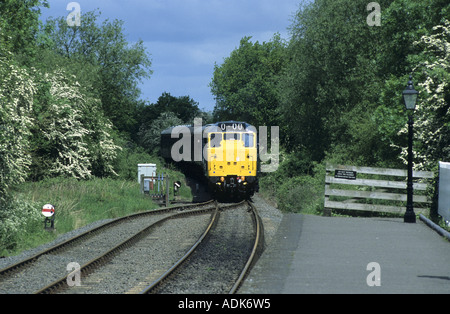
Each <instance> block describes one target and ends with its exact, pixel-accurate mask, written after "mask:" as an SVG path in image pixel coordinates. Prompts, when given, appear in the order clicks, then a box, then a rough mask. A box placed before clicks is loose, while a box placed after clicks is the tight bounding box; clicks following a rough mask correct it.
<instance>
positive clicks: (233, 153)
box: [205, 129, 258, 198]
mask: <svg viewBox="0 0 450 314" xmlns="http://www.w3.org/2000/svg"><path fill="white" fill-rule="evenodd" d="M205 153H206V156H205V159H206V163H207V167H206V170H207V176H208V179H209V183H210V187H211V188H212V190H213V192H214V193H215V194H216V195H220V196H225V197H234V196H241V197H245V198H248V197H250V196H252V195H253V193H254V192H255V190H257V161H258V158H257V145H256V132H252V131H248V130H247V129H242V130H241V131H240V130H234V129H233V130H226V131H223V132H211V133H209V134H208V135H207V146H206V151H205Z"/></svg>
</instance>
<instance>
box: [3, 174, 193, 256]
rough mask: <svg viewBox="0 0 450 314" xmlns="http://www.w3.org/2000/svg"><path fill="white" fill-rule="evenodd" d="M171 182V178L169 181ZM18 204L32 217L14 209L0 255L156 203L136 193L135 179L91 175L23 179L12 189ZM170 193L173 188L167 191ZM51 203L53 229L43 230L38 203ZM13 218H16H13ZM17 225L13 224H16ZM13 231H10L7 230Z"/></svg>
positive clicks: (185, 196) (184, 196)
mask: <svg viewBox="0 0 450 314" xmlns="http://www.w3.org/2000/svg"><path fill="white" fill-rule="evenodd" d="M170 174H171V178H175V179H176V180H180V181H182V182H183V181H184V177H183V175H182V174H179V173H176V172H174V171H172V172H170ZM171 181H172V180H171ZM13 194H14V197H15V199H16V200H20V201H19V202H18V204H27V205H26V206H28V207H32V209H31V210H32V211H33V216H34V217H36V215H38V216H37V218H34V219H27V217H23V216H27V215H24V214H22V213H23V212H24V211H17V212H16V213H17V216H20V217H18V218H17V219H20V221H21V223H20V227H19V228H9V229H6V228H5V229H4V230H8V232H4V233H7V234H6V235H3V237H1V234H0V256H9V255H17V254H19V253H20V252H21V251H23V250H27V249H30V248H33V247H36V246H38V245H41V244H44V243H47V242H50V241H52V240H54V239H55V238H56V237H57V236H58V235H60V234H63V233H66V232H69V231H71V230H74V229H78V228H80V227H83V226H85V225H87V224H90V223H92V222H95V221H97V220H102V219H108V218H117V217H122V216H125V215H128V214H132V213H136V212H141V211H146V210H151V209H155V208H158V207H159V206H158V205H157V204H156V203H154V202H153V201H152V200H151V198H150V197H148V196H144V195H142V194H141V193H140V185H139V183H138V182H137V181H127V180H119V179H110V178H106V179H100V178H95V179H92V180H87V181H79V180H76V179H71V178H52V179H46V180H43V181H40V182H27V183H24V184H22V185H21V186H20V187H16V188H15V189H14V191H13ZM170 195H173V191H171V194H170ZM180 195H181V198H182V199H185V200H189V201H190V200H192V195H191V194H190V191H189V189H188V188H184V189H183V188H182V189H181V193H180ZM47 203H50V204H52V205H53V206H55V230H54V232H48V231H45V230H44V219H45V218H44V216H41V217H40V216H39V215H40V214H38V213H40V211H41V209H42V206H43V205H45V204H47ZM17 219H16V220H17ZM16 225H17V224H16ZM10 230H14V232H12V231H10ZM0 233H1V232H0Z"/></svg>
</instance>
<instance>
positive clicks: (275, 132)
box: [171, 118, 280, 172]
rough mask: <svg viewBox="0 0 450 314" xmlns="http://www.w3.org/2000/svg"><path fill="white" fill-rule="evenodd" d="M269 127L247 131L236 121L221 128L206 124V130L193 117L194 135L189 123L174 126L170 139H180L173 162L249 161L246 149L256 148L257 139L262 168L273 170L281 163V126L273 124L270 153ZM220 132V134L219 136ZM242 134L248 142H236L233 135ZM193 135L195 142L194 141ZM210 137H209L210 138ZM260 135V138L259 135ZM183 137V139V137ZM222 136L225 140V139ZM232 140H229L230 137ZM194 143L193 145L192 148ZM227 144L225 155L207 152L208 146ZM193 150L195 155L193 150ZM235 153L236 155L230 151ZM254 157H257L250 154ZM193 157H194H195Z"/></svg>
mask: <svg viewBox="0 0 450 314" xmlns="http://www.w3.org/2000/svg"><path fill="white" fill-rule="evenodd" d="M267 131H268V129H267V127H266V126H261V127H259V132H258V131H257V130H256V128H255V127H253V126H250V127H248V128H247V129H246V130H244V126H243V125H242V124H240V123H233V124H231V125H225V124H222V126H221V127H219V126H217V125H212V126H207V127H205V128H204V129H203V125H202V119H201V118H196V119H194V127H193V132H192V133H193V134H192V133H191V131H190V129H189V127H188V126H177V127H175V128H173V129H172V132H171V138H173V139H179V140H178V141H177V142H175V143H174V144H173V146H172V149H171V157H172V159H173V160H174V161H176V162H179V161H202V160H203V159H204V160H206V161H211V160H209V159H214V160H216V161H226V162H237V161H243V160H246V157H247V156H246V155H245V152H246V149H247V148H250V147H255V146H256V145H255V143H257V142H255V141H256V140H257V139H258V143H259V151H258V154H259V159H260V160H261V162H262V163H261V171H262V172H274V171H276V170H277V169H278V166H279V151H280V141H279V133H280V128H279V127H278V126H272V127H271V128H270V143H271V145H270V153H268V148H269V147H268V132H267ZM219 134H220V136H219ZM222 134H225V135H224V136H225V138H222ZM239 134H244V135H242V136H243V137H242V138H241V139H240V140H242V141H243V142H244V143H245V144H244V145H236V146H235V145H234V141H232V139H234V137H233V136H234V135H236V136H239ZM192 136H193V137H194V138H193V141H192ZM208 136H209V139H208ZM257 136H258V138H256V137H257ZM180 137H181V138H180ZM204 139H208V140H209V141H210V145H209V146H208V145H203V144H202V143H204V141H203V140H204ZM223 139H225V141H224V142H222V141H223ZM227 139H230V140H227ZM192 145H194V147H191V146H192ZM221 145H224V148H225V150H224V153H223V154H214V155H209V154H208V148H211V147H212V148H214V147H220V146H221ZM192 151H193V152H194V154H193V155H192V153H191V152H192ZM231 151H232V152H234V153H233V154H232V153H230V152H231ZM251 157H253V158H255V161H256V157H257V156H251ZM192 158H193V159H194V160H192Z"/></svg>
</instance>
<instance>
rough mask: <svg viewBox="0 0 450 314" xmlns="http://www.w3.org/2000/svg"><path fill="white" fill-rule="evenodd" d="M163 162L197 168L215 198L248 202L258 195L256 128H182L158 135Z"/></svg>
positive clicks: (227, 125) (227, 123)
mask: <svg viewBox="0 0 450 314" xmlns="http://www.w3.org/2000/svg"><path fill="white" fill-rule="evenodd" d="M161 155H162V157H164V158H165V159H166V160H171V161H175V162H180V161H183V162H187V163H197V164H201V166H202V168H203V172H204V175H205V176H206V179H207V182H208V187H209V190H210V192H211V194H212V195H213V196H214V197H215V198H220V199H235V198H240V199H242V198H246V199H248V198H250V197H251V196H253V194H254V193H255V191H258V189H259V186H258V176H257V174H258V171H259V168H258V167H259V163H258V143H257V132H256V128H255V127H254V126H252V125H250V124H248V123H246V122H237V121H225V122H217V123H214V124H208V125H205V126H202V125H196V124H194V125H184V126H175V127H171V128H168V129H166V130H164V131H162V132H161Z"/></svg>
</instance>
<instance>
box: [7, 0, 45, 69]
mask: <svg viewBox="0 0 450 314" xmlns="http://www.w3.org/2000/svg"><path fill="white" fill-rule="evenodd" d="M41 6H44V7H47V8H48V7H49V5H48V1H47V0H26V1H24V0H2V1H1V2H0V28H1V29H2V32H1V36H0V44H1V46H2V47H3V48H5V51H10V52H12V53H13V54H14V55H15V58H16V59H21V61H22V62H23V63H28V64H29V63H30V59H32V58H33V57H34V56H35V54H36V50H35V49H36V45H35V38H36V36H37V34H38V32H39V25H40V21H39V16H40V13H41V11H40V7H41Z"/></svg>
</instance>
